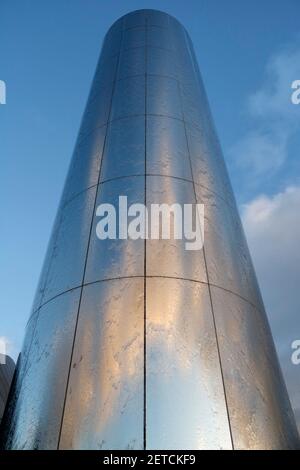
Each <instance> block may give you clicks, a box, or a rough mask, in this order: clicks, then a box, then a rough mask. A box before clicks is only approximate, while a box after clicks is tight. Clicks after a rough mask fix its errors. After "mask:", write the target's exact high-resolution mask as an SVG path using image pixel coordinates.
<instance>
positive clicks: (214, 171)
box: [186, 125, 235, 207]
mask: <svg viewBox="0 0 300 470" xmlns="http://www.w3.org/2000/svg"><path fill="white" fill-rule="evenodd" d="M186 130H187V139H188V146H189V153H190V157H191V165H192V170H193V177H194V181H195V183H196V184H200V185H202V186H205V187H206V188H208V189H209V190H210V191H212V192H215V193H217V194H218V195H219V196H220V197H222V198H223V199H225V200H226V201H227V203H228V204H231V205H232V206H233V207H235V201H234V196H233V193H232V188H231V184H230V181H229V178H228V173H227V169H226V166H225V162H224V159H223V155H222V151H221V148H220V145H219V142H218V139H217V137H216V136H215V135H214V133H213V131H211V132H210V133H209V134H208V133H207V132H205V130H204V129H201V128H200V127H198V128H196V127H194V126H189V125H188V126H187V127H186Z"/></svg>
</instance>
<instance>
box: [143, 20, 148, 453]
mask: <svg viewBox="0 0 300 470" xmlns="http://www.w3.org/2000/svg"><path fill="white" fill-rule="evenodd" d="M147 41H148V34H147V15H145V130H144V132H145V136H144V146H145V148H144V158H145V180H144V183H145V184H144V186H145V188H144V191H145V194H144V205H145V207H146V204H147V65H148V62H147ZM147 229H148V227H147ZM145 235H146V234H145ZM146 275H147V239H146V236H145V241H144V409H143V418H144V426H143V447H144V450H146V448H147V434H146V433H147V368H146V359H147V324H146V321H147V318H146V313H147V305H146V302H147V278H146Z"/></svg>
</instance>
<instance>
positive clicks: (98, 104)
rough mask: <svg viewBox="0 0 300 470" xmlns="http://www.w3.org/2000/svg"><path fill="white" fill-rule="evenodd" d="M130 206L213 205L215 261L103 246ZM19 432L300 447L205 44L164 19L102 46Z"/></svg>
mask: <svg viewBox="0 0 300 470" xmlns="http://www.w3.org/2000/svg"><path fill="white" fill-rule="evenodd" d="M119 195H127V196H128V200H129V204H130V203H132V202H138V203H144V202H146V203H147V204H148V207H149V204H150V203H151V202H155V203H169V204H171V203H173V202H179V203H183V204H184V203H195V202H196V201H197V202H202V203H204V204H205V217H206V218H205V240H204V249H203V250H200V251H196V252H193V251H187V250H185V249H184V246H183V242H182V241H180V240H176V241H175V242H174V240H173V241H172V240H147V241H144V240H136V241H133V240H103V241H100V240H99V239H97V238H96V233H95V226H96V223H97V217H96V216H95V208H96V207H97V205H98V204H100V203H101V202H108V203H114V204H116V203H117V201H118V196H119ZM8 417H9V418H8ZM6 423H7V425H6V432H5V438H4V446H5V447H6V448H15V449H21V448H26V449H27V448H38V449H55V448H61V449H129V448H130V449H141V448H143V447H146V448H149V449H159V448H160V449H161V448H163V449H176V448H178V449H219V448H226V449H231V448H237V449H258V448H261V449H274V448H276V449H284V448H296V447H297V446H299V441H298V435H297V431H296V427H295V423H294V420H293V416H292V412H291V408H290V404H289V401H288V397H287V393H286V390H285V386H284V383H283V380H282V377H281V372H280V369H279V366H278V361H277V358H276V353H275V350H274V347H273V342H272V337H271V333H270V330H269V326H268V323H267V320H266V315H265V312H264V307H263V303H262V300H261V297H260V293H259V288H258V286H257V282H256V278H255V274H254V271H253V268H252V264H251V259H250V256H249V252H248V248H247V244H246V241H245V238H244V235H243V231H242V227H241V223H240V219H239V216H238V212H237V209H236V206H235V201H234V196H233V194H232V190H231V186H230V182H229V179H228V175H227V171H226V167H225V163H224V161H223V157H222V152H221V149H220V145H219V143H218V140H217V136H216V133H215V130H214V126H213V122H212V118H211V115H210V111H209V107H208V103H207V99H206V95H205V91H204V87H203V85H202V82H201V77H200V73H199V69H198V65H197V62H196V59H195V54H194V52H193V47H192V44H191V41H190V39H189V37H188V35H187V33H186V31H185V29H184V28H183V27H182V26H181V25H180V24H179V23H178V21H177V20H176V19H175V18H172V17H171V16H169V15H167V14H165V13H161V12H158V11H154V10H140V11H137V12H132V13H130V14H128V15H126V16H124V17H122V18H120V19H119V20H118V21H117V22H116V23H114V25H113V26H112V27H111V28H110V29H109V31H108V33H107V35H106V37H105V39H104V44H103V48H102V53H101V56H100V59H99V62H98V66H97V69H96V73H95V76H94V80H93V83H92V87H91V92H90V96H89V98H88V102H87V106H86V110H85V112H84V116H83V120H82V124H81V127H80V131H79V135H78V139H77V143H76V146H75V150H74V156H73V159H72V162H71V166H70V171H69V174H68V177H67V180H66V184H65V189H64V193H63V197H62V202H61V205H60V208H59V210H58V215H57V219H56V222H55V226H54V229H53V234H52V237H51V241H50V244H49V248H48V253H47V256H46V260H45V264H44V268H43V271H42V275H41V279H40V283H39V286H38V290H37V295H36V298H35V301H34V306H33V312H32V316H31V318H30V321H29V323H28V326H27V333H26V338H25V342H24V348H23V352H22V355H21V360H20V362H19V365H18V372H17V376H16V384H15V387H14V393H13V394H12V398H11V402H10V404H9V406H8V409H7V414H6Z"/></svg>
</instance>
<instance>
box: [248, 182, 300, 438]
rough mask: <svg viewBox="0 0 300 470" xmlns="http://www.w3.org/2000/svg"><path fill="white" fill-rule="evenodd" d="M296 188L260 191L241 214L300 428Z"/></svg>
mask: <svg viewBox="0 0 300 470" xmlns="http://www.w3.org/2000/svg"><path fill="white" fill-rule="evenodd" d="M299 216H300V187H298V186H294V187H288V188H286V189H285V190H284V191H283V192H280V193H278V194H276V195H274V196H273V197H269V196H266V195H261V196H259V197H257V198H255V199H254V200H253V201H251V202H250V203H248V204H246V205H244V206H243V207H242V219H243V224H244V227H245V232H246V235H247V239H248V243H249V248H250V251H251V253H252V257H253V261H254V265H255V269H256V273H257V277H258V280H259V284H260V287H261V290H262V294H263V298H264V301H265V306H266V310H267V313H268V316H269V320H270V324H271V328H272V331H273V335H274V339H275V343H276V348H277V351H278V354H279V357H280V361H281V365H282V368H283V372H284V376H285V379H286V382H287V386H288V390H289V394H290V398H291V402H292V405H293V408H294V410H295V414H296V416H297V420H298V427H299V430H300V365H298V366H295V365H293V364H292V362H291V355H292V352H293V350H292V348H291V343H292V342H293V341H294V340H295V339H300V247H299V245H300V217H299Z"/></svg>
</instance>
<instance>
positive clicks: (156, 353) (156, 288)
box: [146, 278, 231, 449]
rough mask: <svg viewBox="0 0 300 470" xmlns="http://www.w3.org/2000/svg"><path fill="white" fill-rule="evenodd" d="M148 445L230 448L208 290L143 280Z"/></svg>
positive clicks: (190, 284) (171, 281)
mask: <svg viewBox="0 0 300 470" xmlns="http://www.w3.org/2000/svg"><path fill="white" fill-rule="evenodd" d="M146 298H147V323H146V331H147V352H146V371H147V380H146V383H147V389H146V397H147V408H146V409H147V448H148V449H220V448H222V449H230V448H231V439H230V431H229V424H228V418H227V411H226V403H225V399H224V393H223V384H222V377H221V370H220V364H219V358H218V353H217V345H216V337H215V330H214V325H213V320H212V314H211V308H210V300H209V294H208V288H207V286H206V285H202V284H199V283H195V282H190V281H182V280H177V279H154V278H153V279H147V290H146Z"/></svg>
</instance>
